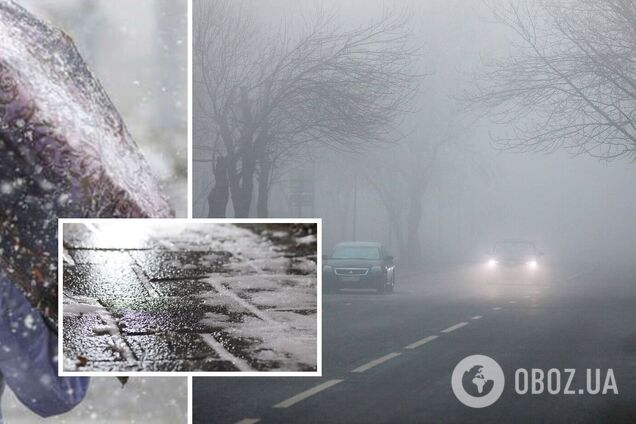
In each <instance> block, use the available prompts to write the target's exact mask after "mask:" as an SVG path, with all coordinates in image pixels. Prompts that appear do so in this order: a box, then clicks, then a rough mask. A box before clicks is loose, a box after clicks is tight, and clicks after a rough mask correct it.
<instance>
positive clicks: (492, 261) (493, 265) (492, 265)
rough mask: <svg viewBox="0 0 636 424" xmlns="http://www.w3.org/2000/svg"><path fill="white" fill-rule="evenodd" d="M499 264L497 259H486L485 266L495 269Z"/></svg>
mask: <svg viewBox="0 0 636 424" xmlns="http://www.w3.org/2000/svg"><path fill="white" fill-rule="evenodd" d="M498 264H499V262H497V259H493V258H491V259H488V262H486V266H488V268H496V267H497V265H498Z"/></svg>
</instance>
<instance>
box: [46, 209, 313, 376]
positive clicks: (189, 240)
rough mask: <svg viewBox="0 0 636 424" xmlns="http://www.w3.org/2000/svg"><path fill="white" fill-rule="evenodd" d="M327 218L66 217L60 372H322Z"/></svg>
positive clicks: (61, 240) (61, 243)
mask: <svg viewBox="0 0 636 424" xmlns="http://www.w3.org/2000/svg"><path fill="white" fill-rule="evenodd" d="M321 227H322V222H321V220H320V219H301V218H288V219H125V220H124V219H59V220H58V270H59V272H58V292H59V297H58V310H59V314H58V329H59V332H60V337H59V341H58V349H59V355H60V358H61V360H60V361H59V363H58V371H59V374H60V376H115V375H116V376H177V375H180V376H183V375H188V376H208V377H210V376H267V377H272V376H287V377H289V376H307V377H309V376H322V283H321V277H322V275H321V274H322V254H321V252H322V237H321V234H322V228H321Z"/></svg>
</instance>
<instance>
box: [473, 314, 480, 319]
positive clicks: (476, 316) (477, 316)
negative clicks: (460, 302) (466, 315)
mask: <svg viewBox="0 0 636 424" xmlns="http://www.w3.org/2000/svg"><path fill="white" fill-rule="evenodd" d="M471 319H481V315H475V316H474V317H472V318H471Z"/></svg>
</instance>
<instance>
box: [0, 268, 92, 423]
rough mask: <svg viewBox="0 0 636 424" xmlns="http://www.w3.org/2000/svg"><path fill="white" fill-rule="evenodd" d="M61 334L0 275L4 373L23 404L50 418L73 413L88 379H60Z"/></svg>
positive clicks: (0, 343) (0, 351)
mask: <svg viewBox="0 0 636 424" xmlns="http://www.w3.org/2000/svg"><path fill="white" fill-rule="evenodd" d="M57 340H58V339H57V335H56V334H54V333H53V332H52V331H51V330H50V329H49V327H48V326H47V325H46V323H45V322H44V320H43V318H42V316H41V315H40V313H39V312H38V311H37V310H35V309H33V308H32V307H31V305H30V303H29V302H28V301H27V299H26V298H25V297H24V295H23V294H22V292H20V291H19V289H18V288H17V287H15V285H14V284H12V283H11V282H10V281H9V280H7V278H6V277H5V276H4V275H2V274H0V372H1V373H2V375H3V376H4V378H5V381H6V383H7V384H8V386H9V387H10V388H11V390H12V391H13V392H14V393H15V395H16V396H17V397H18V399H20V401H21V402H22V403H23V404H24V405H26V406H27V407H28V408H29V409H31V410H32V411H33V412H35V413H36V414H38V415H40V416H43V417H48V416H51V415H57V414H61V413H64V412H67V411H69V410H71V409H72V408H73V407H75V406H76V405H77V404H78V403H80V402H81V400H82V399H83V398H84V395H85V394H86V390H87V388H88V380H89V379H88V378H87V377H58V373H57V361H58V357H57Z"/></svg>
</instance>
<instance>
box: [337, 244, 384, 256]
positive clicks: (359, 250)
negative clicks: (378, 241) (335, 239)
mask: <svg viewBox="0 0 636 424" xmlns="http://www.w3.org/2000/svg"><path fill="white" fill-rule="evenodd" d="M331 258H332V259H380V249H379V248H377V247H373V246H339V247H336V248H335V249H334V251H333V253H332V254H331Z"/></svg>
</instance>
